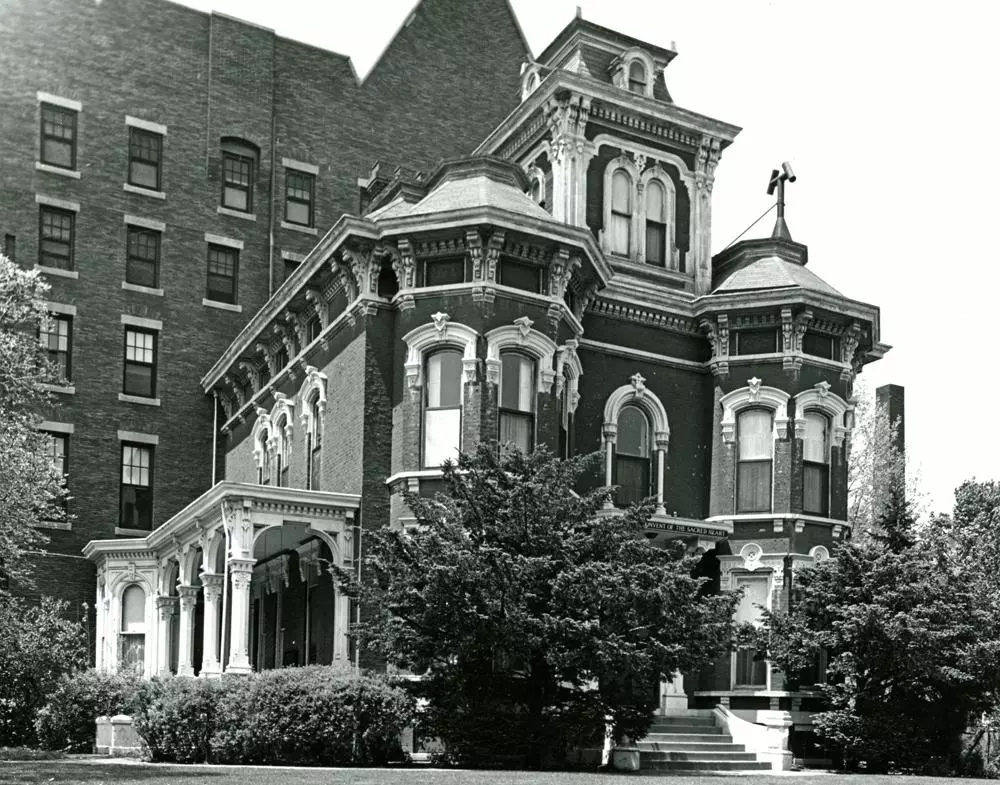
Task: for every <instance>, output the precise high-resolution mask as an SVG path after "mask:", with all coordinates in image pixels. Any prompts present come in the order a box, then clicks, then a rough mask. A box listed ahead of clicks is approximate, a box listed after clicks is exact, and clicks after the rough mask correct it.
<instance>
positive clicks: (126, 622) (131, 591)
mask: <svg viewBox="0 0 1000 785" xmlns="http://www.w3.org/2000/svg"><path fill="white" fill-rule="evenodd" d="M145 631H146V592H144V591H143V590H142V587H141V586H136V585H134V584H133V585H132V586H129V587H128V588H127V589H125V591H124V592H122V632H145Z"/></svg>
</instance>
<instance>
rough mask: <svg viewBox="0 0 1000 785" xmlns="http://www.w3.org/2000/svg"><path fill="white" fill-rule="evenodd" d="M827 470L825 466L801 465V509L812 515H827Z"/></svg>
mask: <svg viewBox="0 0 1000 785" xmlns="http://www.w3.org/2000/svg"><path fill="white" fill-rule="evenodd" d="M828 477H829V469H828V467H827V466H826V465H825V464H809V463H807V464H803V466H802V509H803V511H804V512H807V513H812V514H813V515H826V514H827V498H828V496H827V491H826V485H827V478H828Z"/></svg>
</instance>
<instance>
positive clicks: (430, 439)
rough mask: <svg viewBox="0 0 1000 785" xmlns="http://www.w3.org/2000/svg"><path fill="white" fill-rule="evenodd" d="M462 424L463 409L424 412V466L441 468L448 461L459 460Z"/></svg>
mask: <svg viewBox="0 0 1000 785" xmlns="http://www.w3.org/2000/svg"><path fill="white" fill-rule="evenodd" d="M461 423H462V410H461V409H457V408H456V409H428V410H426V411H425V412H424V466H440V465H441V464H442V463H444V462H445V461H446V460H449V459H450V460H453V461H454V460H458V451H459V449H460V447H461V439H462V437H461Z"/></svg>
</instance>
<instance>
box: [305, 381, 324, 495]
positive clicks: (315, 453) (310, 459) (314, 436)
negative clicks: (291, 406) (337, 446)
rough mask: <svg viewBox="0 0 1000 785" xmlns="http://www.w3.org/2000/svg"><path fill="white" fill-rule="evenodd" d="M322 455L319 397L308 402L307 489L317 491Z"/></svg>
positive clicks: (321, 412) (321, 411)
mask: <svg viewBox="0 0 1000 785" xmlns="http://www.w3.org/2000/svg"><path fill="white" fill-rule="evenodd" d="M322 453H323V407H322V406H321V405H320V398H319V395H318V394H317V395H314V396H313V397H312V398H311V399H310V401H309V433H307V434H306V462H307V463H308V464H309V465H308V466H307V467H306V468H307V471H306V480H307V482H308V489H309V490H311V491H318V490H319V489H320V487H319V477H320V466H321V464H322V460H321V458H322Z"/></svg>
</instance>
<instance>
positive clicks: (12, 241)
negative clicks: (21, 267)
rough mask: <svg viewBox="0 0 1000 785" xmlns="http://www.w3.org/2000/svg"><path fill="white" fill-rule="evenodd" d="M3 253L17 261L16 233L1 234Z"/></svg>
mask: <svg viewBox="0 0 1000 785" xmlns="http://www.w3.org/2000/svg"><path fill="white" fill-rule="evenodd" d="M3 255H4V256H6V257H7V258H8V259H10V260H11V261H12V262H16V261H17V235H14V234H5V235H4V236H3Z"/></svg>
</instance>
